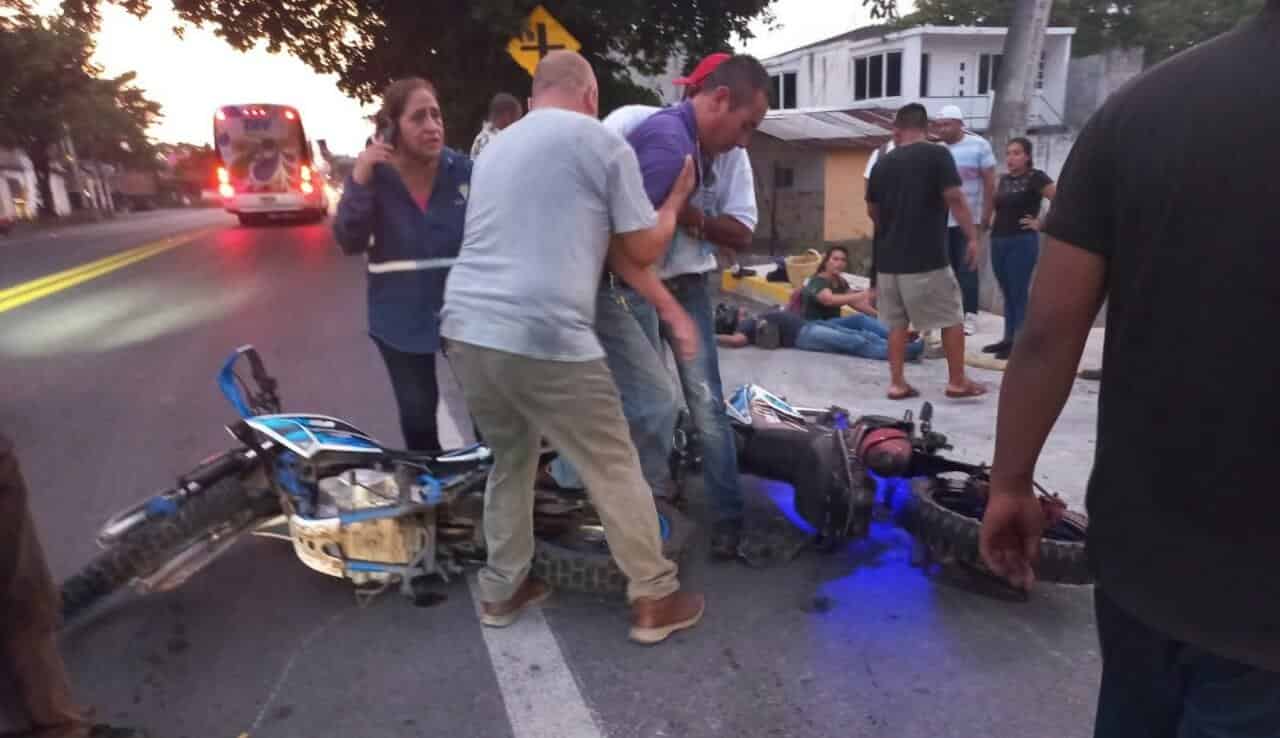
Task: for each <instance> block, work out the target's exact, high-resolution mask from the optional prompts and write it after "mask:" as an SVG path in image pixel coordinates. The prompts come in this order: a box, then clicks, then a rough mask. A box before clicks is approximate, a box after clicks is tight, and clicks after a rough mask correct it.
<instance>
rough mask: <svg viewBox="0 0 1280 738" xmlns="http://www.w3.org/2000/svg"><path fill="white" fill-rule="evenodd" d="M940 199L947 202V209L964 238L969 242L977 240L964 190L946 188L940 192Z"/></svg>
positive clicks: (976, 232)
mask: <svg viewBox="0 0 1280 738" xmlns="http://www.w3.org/2000/svg"><path fill="white" fill-rule="evenodd" d="M942 197H943V199H944V200H946V201H947V207H949V208H950V209H951V214H952V215H954V216H955V218H956V223H959V224H960V228H961V229H963V230H964V237H965V238H967V239H969V240H970V241H976V240H978V231H977V229H976V228H975V227H974V224H973V213H972V211H970V210H969V198H967V197H965V196H964V190H962V189H960V188H959V187H948V188H947V189H945V190H943V191H942Z"/></svg>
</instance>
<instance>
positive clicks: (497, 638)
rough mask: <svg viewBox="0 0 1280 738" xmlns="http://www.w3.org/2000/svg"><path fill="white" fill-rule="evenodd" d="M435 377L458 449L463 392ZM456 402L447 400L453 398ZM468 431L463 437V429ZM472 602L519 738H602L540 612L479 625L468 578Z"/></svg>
mask: <svg viewBox="0 0 1280 738" xmlns="http://www.w3.org/2000/svg"><path fill="white" fill-rule="evenodd" d="M437 367H438V368H437V371H436V376H437V377H438V378H439V381H440V384H441V388H440V389H441V392H440V395H441V403H440V404H441V408H440V410H441V412H439V413H438V416H437V417H438V423H439V432H440V443H441V445H443V446H444V447H445V448H456V447H458V446H460V445H462V443H463V442H464V439H467V440H469V439H470V436H471V432H470V423H471V419H470V417H469V416H468V415H467V414H466V411H465V408H462V407H456V406H450V405H451V404H456V405H460V404H461V403H462V398H461V396H460V395H461V392H460V391H458V390H451V389H449V388H446V387H445V386H444V385H445V384H446V383H448V384H453V385H456V382H455V378H454V376H453V373H452V372H451V371H450V369H449V367H448V366H447V365H446V364H445V363H444V359H441V360H440V363H439V364H437ZM454 392H457V395H456V396H455V397H454V398H453V399H454V400H455V402H454V403H449V402H448V401H447V399H446V398H448V397H449V396H450V395H454ZM459 425H462V427H463V428H466V429H467V430H466V431H465V432H464V431H463V430H462V428H459ZM467 584H468V586H469V587H470V588H471V599H472V600H474V601H475V606H476V610H477V625H478V627H480V630H481V632H482V633H483V635H484V645H485V647H486V648H487V649H488V650H489V660H490V661H491V662H492V663H493V672H494V674H495V675H496V676H497V678H498V688H499V690H500V691H501V692H502V703H503V704H504V705H505V706H506V708H507V720H508V722H510V723H511V733H512V735H514V736H515V738H604V735H605V733H604V731H603V730H601V729H600V726H599V724H598V723H597V721H596V718H595V715H593V714H592V712H591V708H589V707H587V702H586V700H585V699H583V697H582V691H581V690H580V689H579V688H578V682H577V680H576V679H575V678H574V676H573V672H572V671H570V670H569V665H568V664H567V663H565V660H564V654H563V653H562V652H561V651H560V644H558V643H556V637H555V635H554V634H553V633H552V632H551V627H550V626H548V625H547V619H546V618H545V617H543V615H542V611H541V610H539V609H538V608H533V609H531V610H527V611H525V613H524V614H522V615H521V616H520V619H519V620H518V621H516V622H515V624H513V625H511V626H509V627H506V628H486V627H484V626H480V625H479V620H478V617H479V616H478V611H479V609H480V588H479V586H478V585H477V583H476V578H475V575H474V574H473V575H471V576H468V577H467Z"/></svg>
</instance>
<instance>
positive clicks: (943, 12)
mask: <svg viewBox="0 0 1280 738" xmlns="http://www.w3.org/2000/svg"><path fill="white" fill-rule="evenodd" d="M866 1H867V2H868V3H875V4H882V3H886V2H891V0H866ZM1264 3H1265V0H1057V1H1056V2H1055V3H1054V8H1053V16H1052V18H1051V20H1050V23H1051V24H1052V25H1055V26H1073V27H1075V28H1076V29H1077V30H1076V36H1075V39H1074V40H1073V42H1072V47H1073V50H1074V52H1075V53H1076V54H1077V55H1080V56H1084V55H1089V54H1094V53H1097V52H1098V51H1101V50H1103V49H1106V48H1110V47H1116V46H1141V47H1142V48H1143V49H1144V51H1145V54H1146V60H1147V62H1148V63H1155V62H1158V61H1161V60H1162V59H1165V58H1167V57H1169V56H1172V55H1173V54H1176V53H1178V52H1179V51H1183V50H1184V49H1188V48H1190V47H1192V46H1195V45H1196V44H1198V43H1201V42H1203V41H1207V40H1209V39H1211V38H1213V37H1214V36H1217V35H1219V34H1222V33H1226V32H1227V31H1230V30H1231V29H1232V28H1234V27H1235V26H1236V25H1237V24H1239V23H1240V22H1241V21H1242V20H1245V19H1247V18H1249V17H1252V16H1253V15H1254V14H1256V13H1257V12H1258V10H1259V9H1260V8H1261V7H1262V6H1263V5H1264ZM1013 7H1014V0H917V2H916V11H915V12H914V13H911V14H909V15H907V16H905V17H903V18H902V19H901V20H900V22H901V23H903V24H906V25H918V24H922V23H933V24H936V25H948V26H959V25H973V26H1007V25H1008V24H1009V20H1010V18H1011V16H1012V13H1013Z"/></svg>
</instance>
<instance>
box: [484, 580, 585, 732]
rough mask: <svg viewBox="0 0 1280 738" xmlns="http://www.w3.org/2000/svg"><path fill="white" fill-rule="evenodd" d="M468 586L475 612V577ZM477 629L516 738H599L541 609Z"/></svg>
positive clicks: (576, 683) (576, 684)
mask: <svg viewBox="0 0 1280 738" xmlns="http://www.w3.org/2000/svg"><path fill="white" fill-rule="evenodd" d="M467 583H468V585H469V586H470V587H471V598H472V599H473V600H474V601H475V604H476V609H477V610H479V608H480V587H479V586H478V585H477V583H476V578H475V576H470V577H468V578H467ZM480 629H481V631H482V632H483V634H484V645H485V647H487V648H488V649H489V660H490V661H492V662H493V671H494V674H495V675H496V676H497V677H498V688H499V689H500V690H501V692H502V702H503V704H504V705H506V708H507V720H508V721H509V722H510V723H511V733H512V734H513V735H514V736H515V738H603V737H604V731H602V730H601V729H600V726H599V725H598V724H597V723H596V719H595V716H594V715H593V714H592V712H591V709H590V708H589V707H587V703H586V700H584V699H583V698H582V692H581V690H579V689H578V682H577V680H576V679H574V676H573V672H572V671H570V670H569V665H568V664H567V663H565V660H564V654H563V653H561V651H560V645H559V644H558V643H556V638H555V635H553V634H552V632H551V628H550V627H549V626H548V625H547V620H546V618H545V617H543V615H542V611H541V610H540V609H538V608H536V607H535V608H531V609H529V610H526V611H525V612H524V613H523V614H522V615H521V616H520V619H519V620H517V621H516V622H515V623H514V624H513V625H510V626H508V627H506V628H486V627H484V626H481V628H480Z"/></svg>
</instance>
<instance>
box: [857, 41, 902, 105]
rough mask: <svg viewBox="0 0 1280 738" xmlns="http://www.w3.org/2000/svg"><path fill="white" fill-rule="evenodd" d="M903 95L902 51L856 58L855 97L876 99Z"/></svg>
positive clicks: (858, 98)
mask: <svg viewBox="0 0 1280 738" xmlns="http://www.w3.org/2000/svg"><path fill="white" fill-rule="evenodd" d="M901 95H902V52H901V51H893V52H889V53H887V54H875V55H873V56H865V57H862V58H861V59H856V60H854V63H853V99H854V100H874V99H876V98H881V97H899V96H901Z"/></svg>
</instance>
